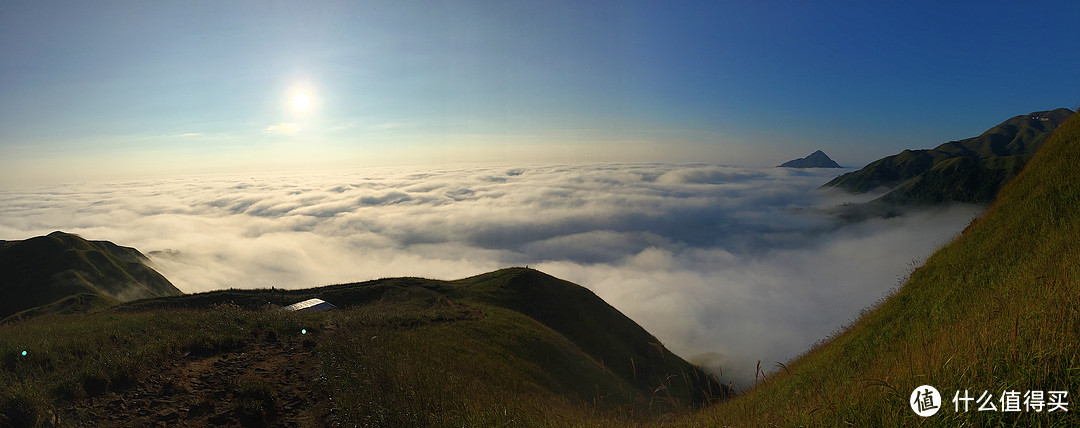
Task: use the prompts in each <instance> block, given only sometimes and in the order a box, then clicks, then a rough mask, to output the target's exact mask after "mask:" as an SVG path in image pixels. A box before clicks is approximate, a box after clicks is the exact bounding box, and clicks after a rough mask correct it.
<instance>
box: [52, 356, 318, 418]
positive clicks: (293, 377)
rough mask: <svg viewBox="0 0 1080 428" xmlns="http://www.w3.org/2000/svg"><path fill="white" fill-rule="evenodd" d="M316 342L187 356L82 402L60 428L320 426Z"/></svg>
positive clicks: (64, 413) (68, 411)
mask: <svg viewBox="0 0 1080 428" xmlns="http://www.w3.org/2000/svg"><path fill="white" fill-rule="evenodd" d="M312 343H313V342H307V343H306V344H307V345H308V346H304V345H305V342H303V341H302V340H301V339H298V338H295V339H292V340H289V341H286V340H280V341H279V340H277V338H275V337H273V336H271V337H269V338H267V339H266V340H259V341H253V343H249V344H245V345H244V346H242V347H240V348H238V349H235V350H233V351H231V352H227V353H222V354H217V355H212V356H193V355H192V356H187V357H184V358H183V359H180V360H177V361H174V362H172V363H171V364H168V365H166V366H165V367H162V368H161V370H160V372H158V373H154V374H152V375H151V376H149V377H148V378H147V379H146V380H144V381H141V382H139V383H138V384H137V385H135V386H133V387H130V388H127V389H125V390H123V391H119V392H107V393H104V394H101V395H98V396H96V397H91V398H87V399H83V400H79V401H77V402H76V403H74V405H72V406H71V407H69V408H67V409H63V410H61V412H60V418H61V420H60V421H59V422H60V425H63V426H125V427H127V426H236V425H244V426H299V427H307V426H322V425H323V423H322V415H323V414H324V413H323V411H322V409H324V408H325V405H324V404H323V401H324V400H325V397H323V396H322V395H321V394H320V393H319V392H317V391H316V390H315V388H313V384H314V382H316V378H317V376H318V362H317V361H316V359H315V357H314V356H313V355H312V353H311V350H310V349H309V348H311V345H312Z"/></svg>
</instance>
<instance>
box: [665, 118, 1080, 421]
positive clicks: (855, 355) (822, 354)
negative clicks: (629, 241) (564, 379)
mask: <svg viewBox="0 0 1080 428" xmlns="http://www.w3.org/2000/svg"><path fill="white" fill-rule="evenodd" d="M1078 237H1080V116H1075V115H1074V116H1073V117H1072V118H1070V119H1069V120H1068V121H1066V122H1065V123H1064V124H1062V125H1061V126H1060V127H1059V128H1058V130H1057V131H1056V132H1055V134H1054V135H1053V137H1051V138H1050V139H1049V140H1048V141H1047V142H1046V143H1045V145H1043V148H1042V149H1041V150H1040V151H1039V152H1038V153H1037V154H1036V155H1035V157H1034V158H1033V159H1032V160H1031V162H1030V163H1028V165H1027V167H1026V168H1025V169H1024V170H1023V172H1021V173H1020V174H1019V175H1018V176H1017V177H1016V178H1015V179H1014V180H1012V181H1011V182H1009V183H1008V184H1007V185H1006V186H1005V187H1004V188H1002V190H1001V192H1000V193H999V194H998V197H997V200H996V201H995V202H994V204H993V205H992V206H991V207H990V208H989V209H988V210H987V211H986V213H985V214H984V215H983V216H982V218H980V219H978V220H976V221H974V222H973V223H972V225H970V226H969V227H968V228H967V229H966V230H965V231H964V232H963V234H962V235H961V236H960V237H959V238H958V239H957V240H955V241H954V242H952V243H950V244H948V245H947V246H945V247H944V248H942V249H941V250H939V251H937V252H936V253H934V254H933V256H931V257H930V258H929V259H928V260H927V261H926V264H925V265H924V266H923V267H920V268H918V269H916V270H915V271H914V272H913V273H912V274H911V277H910V279H909V280H908V281H907V283H906V284H905V285H904V286H903V287H902V288H901V289H900V290H899V291H898V292H897V293H896V294H895V295H894V296H892V297H890V298H889V299H887V300H886V301H884V302H883V303H882V304H881V305H880V306H879V307H877V308H874V309H873V310H871V311H869V312H868V313H866V314H865V315H864V316H863V317H862V318H861V319H859V320H858V322H857V323H855V324H854V325H852V326H851V327H850V328H848V329H847V330H845V331H843V332H842V333H840V334H838V335H837V336H835V337H833V338H831V339H830V340H828V341H827V342H825V343H824V344H822V345H820V346H818V347H816V348H815V349H813V350H811V351H809V352H807V353H806V354H805V355H803V356H801V357H800V358H798V359H796V360H795V361H793V362H792V363H791V364H789V365H788V366H787V367H786V368H782V369H781V370H779V371H778V372H776V373H775V374H774V375H773V376H771V377H769V378H768V379H767V381H766V382H765V383H763V384H761V385H759V386H758V387H756V388H754V389H752V390H751V391H749V392H747V393H746V394H744V395H741V396H739V397H736V398H735V399H733V400H730V401H727V402H724V403H721V404H719V405H717V406H714V407H713V408H710V409H708V410H707V411H704V412H702V413H701V414H699V415H695V416H694V417H692V418H689V419H687V420H685V421H683V422H685V423H686V424H687V425H691V426H702V425H735V426H763V425H769V424H778V425H785V426H792V425H809V426H838V425H849V424H850V425H854V426H913V425H940V426H962V425H966V426H989V425H999V424H1003V425H1013V424H1019V425H1042V426H1077V425H1080V417H1078V416H1077V415H1076V414H1077V412H1076V410H1077V409H1076V408H1075V407H1076V406H1075V405H1072V406H1070V409H1071V410H1072V411H1070V412H1068V413H1063V412H1055V413H1046V412H1045V411H1044V412H1041V413H1037V412H1019V413H1015V412H1013V413H1005V412H1001V411H997V412H978V411H976V407H978V405H977V404H975V405H974V406H973V407H972V408H971V411H969V412H963V411H961V412H955V411H954V406H953V403H952V398H953V396H954V393H955V392H956V391H958V390H959V391H963V390H969V391H970V392H971V394H972V395H973V396H974V397H976V398H977V397H979V396H980V395H981V394H982V392H983V391H984V390H986V391H988V392H989V393H991V394H993V399H994V400H998V399H999V398H1000V397H1001V394H1002V392H1003V391H1008V390H1014V391H1019V392H1020V393H1023V392H1024V391H1028V390H1042V391H1051V390H1055V391H1069V395H1068V401H1070V402H1074V403H1077V402H1078V401H1080V400H1078V398H1077V397H1078V395H1080V238H1078ZM923 384H929V385H932V386H935V387H936V388H937V389H938V390H939V391H941V394H942V395H943V396H944V403H943V404H944V405H943V408H942V410H941V411H940V412H939V413H938V414H936V415H934V416H931V417H929V418H925V419H924V418H921V417H919V416H917V415H915V414H914V412H912V410H911V408H910V406H909V403H908V400H909V397H910V394H911V393H912V391H913V390H914V389H915V387H917V386H919V385H923ZM997 406H998V409H1001V403H1000V402H998V403H997ZM961 410H963V409H962V408H961Z"/></svg>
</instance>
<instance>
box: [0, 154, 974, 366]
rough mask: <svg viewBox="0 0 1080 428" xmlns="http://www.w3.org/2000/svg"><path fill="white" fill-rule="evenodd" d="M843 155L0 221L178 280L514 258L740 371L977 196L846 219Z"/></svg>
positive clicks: (442, 180) (849, 315) (73, 195)
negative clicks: (98, 249)
mask: <svg viewBox="0 0 1080 428" xmlns="http://www.w3.org/2000/svg"><path fill="white" fill-rule="evenodd" d="M845 171H847V170H832V169H814V170H797V169H786V168H736V167H725V166H713V165H671V164H635V165H625V164H613V165H597V164H593V165H555V166H530V167H520V168H518V167H505V166H504V167H461V168H379V169H366V170H354V171H333V172H313V173H286V174H272V175H271V174H261V175H260V174H247V175H215V176H194V177H182V178H169V179H153V180H141V181H123V182H110V183H86V184H72V185H62V186H50V187H41V188H19V189H6V190H0V239H9V240H12V239H25V238H28V237H31V236H37V235H44V234H47V233H49V232H52V231H54V230H63V231H65V232H71V233H77V234H79V235H81V236H83V237H84V238H87V239H95V240H109V241H113V242H115V243H117V244H120V245H126V246H132V247H135V248H137V249H139V250H141V251H142V252H144V253H147V254H150V256H151V259H152V261H153V263H154V265H155V267H157V268H158V270H159V271H161V272H162V273H163V274H164V275H165V276H166V277H167V278H169V279H170V280H171V281H172V282H173V283H174V284H175V285H176V286H177V287H178V288H180V289H181V290H183V291H185V292H189V293H191V292H199V291H207V290H214V289H221V288H229V287H236V288H249V287H270V286H275V287H285V288H303V287H311V286H318V285H325V284H332V283H345V282H357V281H363V280H368V279H374V278H382V277H392V276H421V277H430V278H439V279H457V278H463V277H467V276H471V275H474V274H479V273H484V272H488V271H492V270H495V269H498V268H502V267H508V266H524V265H528V266H530V267H533V268H536V269H539V270H542V271H544V272H546V273H549V274H551V275H554V276H557V277H560V278H563V279H567V280H570V281H573V282H576V283H578V284H581V285H583V286H585V287H588V288H589V289H591V290H593V291H594V292H595V293H596V294H598V295H599V296H600V297H602V298H603V299H604V300H605V301H607V302H608V303H610V304H611V305H612V306H614V307H616V308H618V309H619V310H620V311H622V312H623V313H625V314H626V315H627V316H629V317H630V318H632V319H634V320H635V321H637V322H638V323H639V324H641V325H642V326H643V327H645V328H646V329H647V330H648V331H649V332H651V333H653V334H654V335H656V336H657V337H658V338H659V339H660V340H661V341H663V342H664V343H665V344H666V345H667V346H668V347H669V348H670V349H672V351H674V352H676V353H677V354H679V355H682V356H684V357H687V358H689V359H692V360H696V361H697V362H699V363H702V364H706V365H709V366H712V367H714V368H717V367H718V368H719V370H722V371H723V377H724V379H725V380H731V381H733V382H734V383H735V384H736V385H743V386H745V385H747V384H748V383H749V382H751V381H752V379H753V378H754V372H755V367H756V364H757V361H758V360H761V364H762V367H763V368H768V369H769V370H772V369H773V367H774V365H775V363H776V362H785V361H787V360H788V359H790V358H791V357H793V356H795V355H797V354H799V353H801V352H803V351H805V350H806V349H808V347H810V346H811V345H812V344H813V343H814V342H816V341H818V340H820V339H822V338H824V337H826V336H827V335H829V334H830V333H831V332H833V331H835V330H836V329H838V328H840V327H841V326H842V325H844V324H846V323H848V322H850V321H852V320H853V319H854V317H855V316H856V315H857V314H858V312H859V310H860V309H862V308H865V307H867V306H869V305H871V304H873V303H874V302H875V301H876V300H878V299H879V298H881V297H882V296H884V295H886V293H888V292H889V290H891V289H892V288H893V287H895V286H896V285H897V284H898V281H899V280H900V279H902V278H903V277H904V276H905V274H906V273H907V272H908V271H909V270H910V269H911V268H912V262H913V261H917V260H922V259H923V258H925V257H926V256H928V255H929V254H931V253H932V252H933V251H934V250H935V249H936V248H937V247H939V246H940V245H942V244H944V243H946V242H948V241H949V240H950V239H952V237H954V236H955V234H956V233H958V232H959V231H960V230H962V229H963V227H964V226H966V225H967V224H968V223H969V222H970V220H971V219H972V218H973V217H974V216H976V215H978V213H979V212H980V211H981V208H982V207H977V206H954V207H951V208H949V209H934V210H925V211H918V212H911V213H908V214H906V215H903V216H899V217H893V218H889V219H872V220H868V221H864V222H860V223H844V222H841V221H840V220H838V219H837V218H835V217H833V216H831V215H829V214H827V211H826V210H825V209H826V208H829V207H834V206H836V205H838V204H841V203H845V202H860V201H865V200H868V199H869V198H870V197H872V196H852V195H847V194H845V193H843V192H836V191H831V192H827V191H821V190H818V189H817V188H818V187H819V186H820V185H821V184H823V183H825V182H826V181H828V180H829V179H831V178H832V177H835V176H836V175H838V174H839V173H840V172H845Z"/></svg>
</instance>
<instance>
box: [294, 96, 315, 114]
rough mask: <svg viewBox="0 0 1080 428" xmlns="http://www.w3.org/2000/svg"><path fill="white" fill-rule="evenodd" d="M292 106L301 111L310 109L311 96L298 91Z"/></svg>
mask: <svg viewBox="0 0 1080 428" xmlns="http://www.w3.org/2000/svg"><path fill="white" fill-rule="evenodd" d="M292 108H293V110H296V111H299V112H305V111H308V109H309V108H311V98H310V97H308V94H305V93H303V92H297V93H296V95H293V98H292Z"/></svg>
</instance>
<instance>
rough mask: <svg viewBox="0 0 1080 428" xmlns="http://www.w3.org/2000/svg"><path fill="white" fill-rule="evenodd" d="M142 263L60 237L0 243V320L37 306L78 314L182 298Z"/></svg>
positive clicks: (102, 244)
mask: <svg viewBox="0 0 1080 428" xmlns="http://www.w3.org/2000/svg"><path fill="white" fill-rule="evenodd" d="M146 262H147V259H146V256H144V255H143V254H142V253H140V252H139V251H138V250H135V249H134V248H129V247H121V246H119V245H116V244H113V243H111V242H108V241H87V240H85V239H83V238H81V237H79V236H77V235H72V234H68V233H64V232H53V233H50V234H49V235H48V236H38V237H35V238H30V239H26V240H23V241H0V319H2V318H4V317H8V316H10V315H12V314H15V313H17V312H20V311H24V310H27V309H31V308H35V307H39V306H42V305H51V307H50V308H49V309H48V312H65V311H78V310H79V309H80V308H81V309H90V308H95V307H101V306H108V305H111V304H114V303H116V302H118V301H130V300H135V299H142V298H147V297H161V296H175V295H179V294H182V293H181V292H180V290H178V289H177V288H176V287H174V286H173V285H172V283H170V282H169V280H167V279H165V277H163V276H161V274H159V273H157V271H155V270H154V269H152V268H150V267H149V266H147V265H146Z"/></svg>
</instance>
